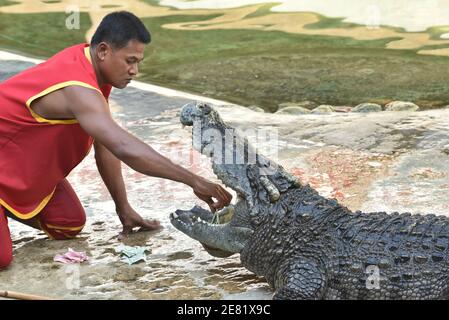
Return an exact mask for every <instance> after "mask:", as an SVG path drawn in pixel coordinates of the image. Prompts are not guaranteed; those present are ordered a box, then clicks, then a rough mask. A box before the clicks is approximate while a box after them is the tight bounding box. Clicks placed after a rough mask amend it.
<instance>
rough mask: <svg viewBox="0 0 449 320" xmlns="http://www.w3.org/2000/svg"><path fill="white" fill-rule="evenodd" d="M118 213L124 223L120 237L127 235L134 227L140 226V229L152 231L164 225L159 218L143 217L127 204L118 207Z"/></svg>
mask: <svg viewBox="0 0 449 320" xmlns="http://www.w3.org/2000/svg"><path fill="white" fill-rule="evenodd" d="M117 214H118V216H119V218H120V221H121V222H122V225H123V230H122V232H121V233H120V236H119V239H123V238H125V237H127V236H128V235H129V234H130V233H131V232H132V231H133V228H139V227H140V229H139V230H138V231H151V230H158V229H161V228H162V226H161V224H160V222H159V221H157V220H149V219H143V218H142V217H141V216H140V215H139V214H138V213H137V212H136V211H135V210H134V209H133V208H132V207H131V206H129V205H127V206H125V207H124V208H120V209H119V208H117Z"/></svg>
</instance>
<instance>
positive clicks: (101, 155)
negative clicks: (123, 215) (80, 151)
mask: <svg viewBox="0 0 449 320" xmlns="http://www.w3.org/2000/svg"><path fill="white" fill-rule="evenodd" d="M94 148H95V161H96V163H97V168H98V171H99V172H100V175H101V178H102V179H103V181H104V183H105V185H106V187H107V188H108V190H109V193H110V194H111V197H112V199H113V200H114V202H115V205H116V207H118V208H120V207H124V206H126V205H128V197H127V196H126V188H125V183H124V181H123V175H122V166H121V161H120V160H119V159H118V158H117V157H115V156H114V155H113V154H112V153H111V152H110V151H109V150H108V149H107V148H106V147H105V146H103V145H102V144H101V143H100V142H99V141H95V143H94Z"/></svg>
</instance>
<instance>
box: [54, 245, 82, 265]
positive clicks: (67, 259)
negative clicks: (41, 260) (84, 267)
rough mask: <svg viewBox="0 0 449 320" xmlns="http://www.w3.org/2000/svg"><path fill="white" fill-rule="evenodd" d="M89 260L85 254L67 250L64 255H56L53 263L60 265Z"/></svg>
mask: <svg viewBox="0 0 449 320" xmlns="http://www.w3.org/2000/svg"><path fill="white" fill-rule="evenodd" d="M87 260H89V258H88V257H87V255H86V253H85V252H78V251H75V250H73V249H72V248H69V249H68V251H67V252H66V253H64V254H57V255H56V256H55V257H54V258H53V261H55V262H61V263H81V262H84V261H87Z"/></svg>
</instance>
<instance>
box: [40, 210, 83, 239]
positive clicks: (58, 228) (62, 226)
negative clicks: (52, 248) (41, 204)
mask: <svg viewBox="0 0 449 320" xmlns="http://www.w3.org/2000/svg"><path fill="white" fill-rule="evenodd" d="M40 223H41V227H42V229H43V230H44V231H45V232H46V233H47V235H48V236H49V237H50V238H53V239H55V240H66V239H72V238H75V237H76V236H77V235H78V234H79V233H80V232H81V231H82V230H83V228H84V225H85V224H86V214H85V212H84V210H79V212H77V213H76V214H73V212H72V214H71V215H70V217H64V216H63V217H53V218H49V217H46V216H45V215H44V216H42V217H41V219H40Z"/></svg>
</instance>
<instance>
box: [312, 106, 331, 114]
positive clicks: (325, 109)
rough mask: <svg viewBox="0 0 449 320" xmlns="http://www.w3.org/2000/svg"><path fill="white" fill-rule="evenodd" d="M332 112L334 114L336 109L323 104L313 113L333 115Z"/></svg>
mask: <svg viewBox="0 0 449 320" xmlns="http://www.w3.org/2000/svg"><path fill="white" fill-rule="evenodd" d="M331 112H334V108H333V107H332V106H330V105H327V104H322V105H321V106H319V107H316V108H315V109H313V110H312V113H315V114H322V113H331Z"/></svg>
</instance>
